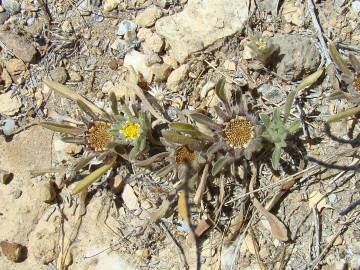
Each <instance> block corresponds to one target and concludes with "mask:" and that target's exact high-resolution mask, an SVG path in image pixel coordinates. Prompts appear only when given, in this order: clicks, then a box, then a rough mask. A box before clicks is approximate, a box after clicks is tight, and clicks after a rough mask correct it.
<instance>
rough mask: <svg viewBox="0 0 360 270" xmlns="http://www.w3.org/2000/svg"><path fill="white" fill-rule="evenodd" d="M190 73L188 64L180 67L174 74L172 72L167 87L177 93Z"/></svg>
mask: <svg viewBox="0 0 360 270" xmlns="http://www.w3.org/2000/svg"><path fill="white" fill-rule="evenodd" d="M188 71H189V65H188V64H184V65H181V66H180V67H178V68H177V69H175V70H174V71H173V72H171V74H170V76H169V78H168V80H167V82H166V86H167V87H168V88H169V89H170V90H172V91H175V90H176V89H177V87H178V85H179V84H180V83H181V82H182V81H183V80H185V79H186V77H187V74H188Z"/></svg>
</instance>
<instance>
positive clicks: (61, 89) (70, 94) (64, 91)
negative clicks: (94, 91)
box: [43, 78, 104, 115]
mask: <svg viewBox="0 0 360 270" xmlns="http://www.w3.org/2000/svg"><path fill="white" fill-rule="evenodd" d="M43 81H44V83H45V84H46V85H47V86H49V87H50V88H52V89H54V90H55V91H56V92H58V93H59V94H61V95H63V96H64V97H66V98H68V99H71V100H73V101H75V102H76V101H77V100H81V101H82V102H84V103H85V104H86V105H88V106H89V107H90V108H91V110H92V111H94V112H96V113H97V114H99V115H102V114H103V113H104V112H103V111H102V110H101V109H100V108H98V107H97V106H95V105H94V104H92V103H91V102H90V101H88V100H87V99H86V98H84V97H83V96H81V95H79V94H78V93H76V92H75V91H73V90H71V89H70V88H69V87H67V86H65V85H62V84H61V83H58V82H54V81H52V80H49V79H48V78H44V80H43Z"/></svg>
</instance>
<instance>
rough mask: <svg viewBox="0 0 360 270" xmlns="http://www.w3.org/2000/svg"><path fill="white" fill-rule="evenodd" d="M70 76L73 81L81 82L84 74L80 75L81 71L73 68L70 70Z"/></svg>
mask: <svg viewBox="0 0 360 270" xmlns="http://www.w3.org/2000/svg"><path fill="white" fill-rule="evenodd" d="M69 77H70V80H71V81H73V82H81V80H82V76H81V75H80V73H79V72H77V71H73V70H71V71H70V72H69Z"/></svg>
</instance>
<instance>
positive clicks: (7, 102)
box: [0, 91, 22, 116]
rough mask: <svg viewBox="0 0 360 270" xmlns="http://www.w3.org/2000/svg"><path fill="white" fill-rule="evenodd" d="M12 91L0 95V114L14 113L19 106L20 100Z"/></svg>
mask: <svg viewBox="0 0 360 270" xmlns="http://www.w3.org/2000/svg"><path fill="white" fill-rule="evenodd" d="M12 94H13V93H12V92H11V91H9V92H6V93H5V94H2V95H0V114H4V115H7V116H12V115H15V114H16V113H17V112H18V111H19V109H20V107H21V105H22V104H21V100H20V98H19V97H18V96H13V97H11V96H12Z"/></svg>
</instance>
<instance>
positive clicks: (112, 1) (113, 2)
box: [104, 0, 121, 12]
mask: <svg viewBox="0 0 360 270" xmlns="http://www.w3.org/2000/svg"><path fill="white" fill-rule="evenodd" d="M120 2H121V1H120V0H105V3H104V11H105V12H110V11H113V10H114V9H116V8H117V7H118V5H119V4H120Z"/></svg>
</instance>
